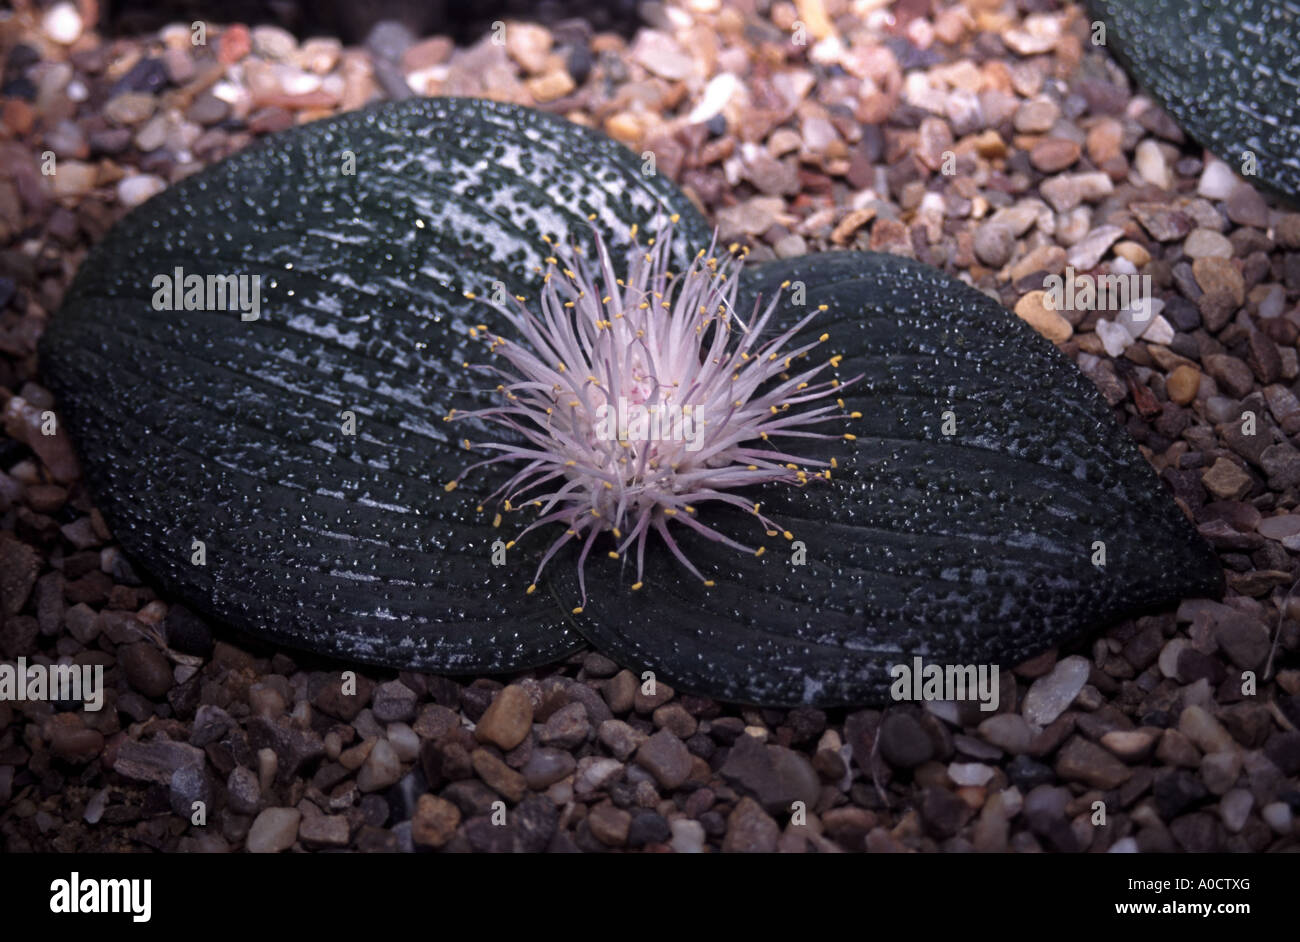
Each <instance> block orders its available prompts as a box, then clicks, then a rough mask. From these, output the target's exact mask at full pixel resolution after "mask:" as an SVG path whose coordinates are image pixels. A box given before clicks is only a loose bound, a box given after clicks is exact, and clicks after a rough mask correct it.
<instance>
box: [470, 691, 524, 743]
mask: <svg viewBox="0 0 1300 942" xmlns="http://www.w3.org/2000/svg"><path fill="white" fill-rule="evenodd" d="M532 725H533V701H532V700H530V699H529V697H528V693H527V691H525V690H524V688H523V687H520V686H518V685H517V684H511V685H510V686H509V687H503V688H502V689H501V691H500V692H499V693H498V694H497V695H496V697H495V698H494V699H493V700H492V703H491V704H490V705H489V706H488V708H487V709H486V710H484V711H483V715H482V717H480V718H479V721H478V725H477V726H476V727H475V728H474V738H475V739H477V740H478V741H479V742H489V743H492V744H493V745H495V746H498V747H499V748H501V749H506V750H509V749H513V748H515V746H517V745H519V744H520V743H521V742H523V741H524V739H525V737H527V736H528V732H529V730H530V729H532Z"/></svg>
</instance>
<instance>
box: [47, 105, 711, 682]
mask: <svg viewBox="0 0 1300 942" xmlns="http://www.w3.org/2000/svg"><path fill="white" fill-rule="evenodd" d="M352 160H355V173H352V174H349V173H346V172H345V170H347V169H350V167H349V164H350V163H351V161H352ZM673 213H677V214H680V217H681V218H680V221H679V223H678V231H679V232H680V233H681V234H682V236H683V239H684V240H687V239H689V240H690V241H692V242H697V243H698V242H707V239H708V230H707V228H706V226H705V224H704V221H703V219H702V218H701V217H700V216H699V214H698V213H697V212H696V211H695V209H694V208H693V207H692V206H691V204H690V202H689V201H688V200H687V199H686V198H685V197H684V196H682V194H681V193H680V192H678V191H677V190H676V189H675V188H674V187H673V186H672V185H671V183H666V182H664V181H663V178H661V177H646V176H643V175H642V174H641V172H640V161H639V160H638V159H636V158H635V157H634V155H632V154H631V153H629V152H628V151H627V150H626V149H625V148H623V147H621V146H619V145H617V144H615V143H614V142H613V141H610V140H609V139H608V138H605V137H603V136H601V135H598V134H595V133H593V132H590V131H587V130H585V129H583V128H580V127H578V126H576V125H573V124H570V123H568V122H565V121H562V120H559V119H556V118H553V117H550V116H548V115H544V114H541V113H539V112H535V111H531V110H528V109H522V108H517V107H511V106H505V105H499V104H496V103H493V102H485V101H475V100H468V99H433V100H412V101H408V102H403V103H401V104H399V105H396V106H387V107H382V108H378V109H375V110H368V111H364V112H357V113H352V114H348V115H344V116H341V117H339V118H336V119H331V120H327V121H322V122H318V123H315V124H311V125H308V126H306V127H304V128H301V129H296V130H294V131H291V132H289V133H286V134H283V135H278V136H276V137H275V138H274V139H273V140H271V141H269V142H267V143H266V144H265V145H264V146H260V147H256V148H252V149H249V150H247V151H244V152H241V153H240V154H237V155H235V156H234V157H232V158H231V159H229V160H227V161H224V162H222V163H221V164H218V165H216V166H214V167H211V168H209V169H207V170H206V171H204V172H202V173H199V174H197V175H195V176H193V177H191V178H189V179H187V180H185V181H184V182H182V183H180V184H178V185H177V186H175V187H172V188H171V189H169V190H168V191H166V192H165V193H163V194H161V195H160V196H158V197H157V198H155V199H153V200H150V201H149V202H148V203H146V204H145V205H143V206H141V207H140V208H139V209H137V210H136V211H134V212H132V213H131V214H130V215H129V216H128V217H126V218H125V219H124V220H123V221H122V222H121V223H119V224H118V225H117V226H116V227H115V228H114V230H113V231H112V233H111V234H110V235H109V236H108V237H107V238H106V239H105V240H104V241H103V242H102V243H101V244H100V245H98V246H97V247H96V248H95V250H94V251H93V252H92V254H91V255H90V256H89V257H88V258H87V260H86V262H85V263H84V265H83V266H82V268H81V270H80V271H79V273H78V275H77V278H76V279H75V281H74V282H73V284H72V286H71V287H70V289H69V291H68V294H67V297H66V299H65V301H64V305H63V308H62V310H61V311H60V312H59V314H58V316H57V317H56V318H55V319H54V321H53V323H52V325H51V327H50V329H49V331H48V332H47V333H46V335H45V338H44V340H43V345H42V351H41V356H42V365H43V367H44V369H45V371H46V373H47V376H48V379H49V382H50V384H51V387H52V388H53V389H54V390H55V392H56V395H57V396H58V399H59V407H60V410H61V412H62V414H63V416H64V418H65V421H66V422H67V424H68V426H69V427H70V428H71V430H72V434H73V440H74V442H75V444H76V445H77V446H78V450H79V452H80V454H81V456H82V458H83V466H84V467H85V470H86V477H87V480H88V483H89V484H90V486H91V488H92V490H93V492H94V494H95V497H96V499H97V501H98V503H99V506H100V508H101V510H102V511H103V513H104V515H105V517H106V518H107V520H108V521H109V522H110V524H111V525H112V527H113V528H114V531H115V533H116V535H117V537H118V538H119V539H120V540H121V542H122V544H123V546H124V547H125V548H126V549H127V550H128V551H129V552H130V553H131V554H132V555H133V556H135V557H136V558H137V559H139V560H140V562H141V563H143V564H144V567H145V568H146V569H147V570H148V571H149V572H150V573H152V574H153V575H154V576H155V577H157V578H158V579H159V580H160V581H161V582H162V583H164V584H165V585H166V586H167V587H168V588H170V589H171V590H173V591H174V592H175V593H176V594H178V595H179V596H180V597H182V598H183V599H185V600H186V601H188V602H190V603H191V604H193V605H194V606H195V607H196V608H197V609H199V610H201V611H203V612H205V613H206V614H208V615H211V616H215V617H217V618H219V619H221V620H224V621H226V622H229V623H231V624H233V625H235V626H236V627H238V628H241V629H243V630H246V631H249V632H251V633H255V634H260V635H264V636H267V637H270V638H272V639H274V640H276V641H279V642H282V643H285V644H288V645H293V646H297V647H305V648H309V649H314V650H317V651H321V652H325V653H331V654H337V655H341V656H344V657H348V658H354V659H357V660H361V661H367V662H378V663H384V664H395V665H403V666H406V667H410V668H414V669H419V668H429V669H437V670H448V671H450V670H456V671H494V670H512V669H517V668H522V667H527V666H532V665H538V664H544V663H547V662H550V661H553V660H556V659H557V658H561V657H563V656H564V655H566V654H568V653H570V652H571V651H573V650H574V649H575V648H577V647H579V646H580V645H581V643H582V639H581V637H580V636H579V635H578V634H577V633H576V631H575V630H574V629H573V627H572V625H571V624H569V623H568V621H567V618H566V616H565V615H564V614H562V613H561V611H560V609H559V608H558V607H557V606H556V605H555V604H554V603H553V602H551V601H550V600H548V599H545V598H542V597H537V598H531V599H530V598H526V597H524V595H523V593H522V591H521V589H522V585H523V584H526V583H521V582H520V578H521V576H520V573H521V572H522V571H524V569H523V568H522V567H524V565H525V563H524V562H523V559H522V557H520V558H519V566H520V567H521V568H519V569H516V568H515V567H513V566H512V567H511V568H510V569H508V570H507V569H501V568H497V567H493V566H491V565H489V564H488V559H489V555H490V546H491V544H492V542H493V541H494V540H495V539H496V538H497V537H498V536H500V535H501V534H500V533H499V532H498V531H494V530H490V529H485V527H484V526H483V516H482V515H481V514H478V513H476V512H475V510H474V507H475V500H474V495H473V491H472V489H470V488H466V489H464V490H462V491H460V492H457V493H456V494H447V493H445V492H444V491H443V488H442V484H443V482H444V481H445V480H447V478H448V477H450V476H453V475H454V474H455V473H456V472H457V471H459V469H460V467H461V466H462V465H463V464H464V463H465V453H464V452H463V451H459V450H458V449H456V447H455V445H454V442H455V440H456V439H457V437H458V436H459V435H464V434H466V432H465V430H464V429H456V428H451V427H449V426H448V425H447V424H446V423H444V422H443V421H442V417H443V415H445V414H446V412H447V411H448V409H449V408H451V407H452V406H460V407H461V408H466V407H468V405H469V404H472V403H473V402H475V401H476V400H475V398H474V397H473V396H472V395H471V394H470V393H468V392H466V391H464V390H463V389H462V388H461V387H463V386H464V384H465V382H466V377H465V374H464V372H463V370H462V369H461V368H460V364H461V361H462V360H465V359H466V358H469V357H474V358H477V357H479V356H480V354H481V345H480V344H477V343H473V342H471V341H470V340H469V338H468V336H467V331H468V328H469V326H470V325H471V324H476V323H487V324H488V325H489V326H491V327H492V328H493V329H495V330H504V329H506V327H507V325H506V324H505V322H504V320H503V319H501V322H500V323H498V319H499V318H498V315H497V314H496V312H495V311H493V310H492V309H491V308H490V307H489V306H487V305H486V304H483V303H472V302H470V301H467V300H466V298H465V297H464V292H465V291H471V292H474V293H477V294H478V295H480V296H483V295H486V294H487V293H489V292H491V291H492V289H493V282H494V281H497V280H500V281H502V282H503V283H504V286H505V288H506V290H507V292H508V293H509V294H517V293H521V294H527V293H531V294H533V295H534V296H535V295H536V293H537V288H538V284H539V277H540V276H538V275H537V274H536V272H535V269H537V268H539V267H540V266H541V265H542V264H543V259H544V257H545V254H546V249H547V246H546V244H545V243H544V242H543V241H542V240H541V236H543V235H549V236H550V237H552V238H555V239H558V238H562V237H568V238H577V237H582V236H583V235H584V234H589V232H590V227H591V226H592V225H595V226H596V227H597V228H598V229H599V230H600V231H602V233H603V234H604V236H605V238H607V239H614V238H617V239H619V240H622V241H626V239H627V231H628V228H629V227H630V226H631V225H632V224H634V223H639V224H640V225H641V226H642V227H646V226H648V225H652V224H653V223H654V222H655V221H656V220H660V221H662V219H663V218H664V217H666V216H668V215H670V214H673ZM593 216H594V219H591V217H593ZM589 220H590V221H589ZM176 266H180V267H181V268H182V269H183V271H184V273H185V274H187V275H188V274H199V275H208V274H249V275H253V274H258V275H261V276H262V291H261V294H262V303H261V307H262V309H261V316H260V317H259V319H257V320H254V321H243V320H241V314H240V313H239V312H237V311H232V312H228V311H156V310H154V309H153V307H152V304H151V302H152V299H153V297H154V293H155V289H154V288H153V287H152V279H153V278H154V277H155V276H156V275H159V274H172V273H173V271H174V268H175V267H176ZM490 401H491V400H490V399H489V398H488V397H486V396H484V397H482V398H481V400H478V404H479V405H485V404H487V403H488V402H490ZM345 411H351V412H353V413H355V417H356V431H357V433H356V435H355V436H347V435H344V434H342V427H343V423H344V421H345V420H344V417H343V413H344V412H345ZM486 493H487V492H484V493H483V494H482V495H480V498H481V497H482V496H485V494H486ZM488 517H489V519H490V517H491V514H489V515H488ZM194 540H201V541H203V542H204V544H205V548H206V557H207V559H206V565H204V566H196V565H193V564H192V563H191V558H192V555H193V550H192V541H194ZM533 565H535V562H534V563H533Z"/></svg>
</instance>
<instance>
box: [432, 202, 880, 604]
mask: <svg viewBox="0 0 1300 942" xmlns="http://www.w3.org/2000/svg"><path fill="white" fill-rule="evenodd" d="M676 221H677V219H676V217H673V219H672V222H674V223H675V222H676ZM671 232H672V227H671V226H665V227H664V229H662V230H661V231H660V232H658V233H657V234H656V236H655V237H654V238H651V239H649V240H648V244H647V245H646V246H644V247H643V246H641V245H640V244H639V243H636V242H635V240H636V227H633V230H632V237H633V240H634V248H633V251H632V253H631V254H630V258H629V264H628V267H627V270H626V277H625V278H620V277H618V273H617V272H616V271H615V268H614V260H613V258H612V257H611V255H610V252H609V250H608V248H607V247H606V245H605V244H604V242H603V241H602V240H601V239H600V237H599V235H598V234H597V235H596V236H595V242H596V256H597V257H596V260H595V262H594V264H591V263H588V262H587V261H586V260H585V259H584V258H583V257H582V255H581V252H580V250H579V249H578V248H577V247H565V246H560V245H557V244H555V243H553V242H552V241H551V240H550V239H547V242H548V244H550V245H551V247H552V251H553V254H552V256H551V257H549V258H547V259H546V269H545V270H544V271H543V272H542V275H543V282H544V284H543V288H542V292H541V298H540V302H539V303H538V304H537V305H536V306H537V308H538V310H534V309H532V308H531V307H530V306H529V304H528V302H527V301H526V300H525V299H524V298H515V299H513V303H509V301H508V302H507V303H505V304H499V303H494V302H492V301H489V300H487V299H484V301H485V303H489V304H492V306H493V307H495V308H496V309H497V310H498V311H500V312H501V313H502V315H504V316H505V317H506V318H507V320H508V321H509V323H510V324H511V325H512V327H513V328H514V330H515V332H516V334H517V338H510V337H503V336H500V335H497V334H493V333H491V332H490V331H488V329H487V327H486V326H485V325H479V326H477V327H474V328H472V329H471V330H470V336H471V337H472V338H474V339H481V340H483V341H484V342H485V343H486V344H487V346H488V349H489V351H490V352H491V353H492V354H494V355H495V356H496V357H498V358H501V359H504V361H505V363H506V364H508V367H509V368H505V367H503V366H499V365H493V364H469V363H466V364H464V366H465V367H466V369H468V370H470V371H473V372H476V373H487V374H491V375H493V376H494V377H495V378H497V379H498V380H499V382H498V384H497V386H496V392H497V393H498V395H499V396H500V398H501V400H502V401H501V403H500V404H499V405H495V406H492V407H490V408H485V409H478V410H474V411H468V412H457V411H455V410H453V411H452V412H451V413H450V414H448V415H447V416H446V417H445V420H446V421H448V422H453V421H460V420H464V419H470V418H477V419H486V420H489V421H491V422H494V423H496V424H498V425H501V426H503V427H505V428H508V429H510V430H511V431H512V432H514V433H515V435H516V440H514V441H509V442H480V443H471V442H470V441H469V440H468V439H465V440H463V442H462V444H463V445H464V447H465V448H466V449H474V450H477V449H482V450H485V451H490V452H494V453H495V454H494V456H493V457H491V458H488V459H485V460H483V461H480V462H477V463H476V464H472V465H470V466H469V467H467V468H465V470H464V471H462V472H461V474H460V475H459V476H458V477H457V478H456V479H455V480H453V481H450V482H449V483H448V484H447V485H446V489H447V490H448V491H452V490H454V489H455V488H456V486H457V485H458V484H459V483H460V482H461V481H462V480H463V479H464V478H465V476H466V475H467V474H469V473H470V472H472V471H474V470H475V469H477V468H481V467H484V466H487V465H495V464H501V463H517V464H519V465H521V467H519V469H518V470H517V471H516V472H515V473H514V474H513V476H512V477H510V478H509V480H507V481H506V482H505V483H504V484H502V485H501V487H499V488H498V489H497V490H496V491H495V492H494V493H493V494H492V495H491V497H489V498H488V500H489V501H495V500H499V501H500V504H499V506H500V508H501V509H500V510H498V511H494V512H493V513H494V518H493V525H494V526H498V527H499V526H500V525H501V523H502V520H503V516H502V512H501V511H504V512H506V513H510V512H520V511H525V510H528V511H531V512H533V513H534V519H532V521H531V522H529V523H528V525H527V526H525V527H524V528H523V530H522V531H520V532H519V534H518V535H517V536H516V537H515V539H514V540H511V541H509V542H507V543H506V547H507V549H509V548H511V547H513V546H514V545H515V542H516V541H517V540H518V539H520V538H522V537H523V536H524V535H525V534H527V533H528V532H530V531H531V530H534V529H537V528H541V527H546V526H549V525H561V526H563V530H562V532H561V533H560V535H559V536H558V537H557V538H556V539H555V541H554V542H553V543H552V544H551V546H550V548H549V549H548V550H547V551H546V553H545V554H544V555H543V557H542V559H541V562H540V563H539V564H538V567H537V572H536V575H535V576H534V578H533V581H532V583H531V584H529V586H528V589H527V591H528V592H529V593H532V592H534V591H535V590H536V588H537V581H538V580H539V579H540V577H541V574H542V571H543V570H544V569H545V567H546V564H547V563H548V562H550V560H551V559H552V558H553V557H554V556H555V554H556V553H557V552H559V550H560V549H561V548H562V547H563V546H565V545H566V544H567V543H569V542H571V541H578V542H579V543H580V544H581V547H582V549H581V551H580V554H579V556H578V583H579V589H580V591H581V593H582V604H583V605H585V604H586V599H587V588H586V578H585V564H586V561H587V557H588V556H589V555H590V553H591V552H592V550H593V549H594V548H595V547H596V546H597V542H598V539H599V537H600V535H601V534H602V533H609V534H610V535H611V536H612V537H613V544H612V547H611V548H609V549H608V550H607V552H608V555H609V556H610V557H611V558H614V559H622V558H625V557H626V554H628V553H629V551H631V550H633V549H635V553H636V573H637V575H636V581H635V583H633V585H632V588H633V589H640V588H641V587H642V584H643V583H642V578H643V571H644V562H645V548H646V540H647V537H648V535H649V533H650V532H651V531H652V530H653V531H655V532H657V533H658V534H659V536H660V537H662V539H663V541H664V543H665V545H666V546H667V547H668V549H669V550H670V551H671V552H672V554H673V555H674V556H675V557H676V558H677V560H678V561H679V562H680V563H681V564H682V565H683V566H685V567H686V569H688V570H689V571H690V572H691V573H692V574H693V575H694V576H695V577H696V578H698V579H700V580H701V581H703V582H704V584H705V585H706V586H712V585H713V581H712V580H710V579H707V578H705V576H704V575H702V574H701V573H700V571H699V570H698V569H697V568H696V567H695V565H694V564H692V563H691V561H690V560H689V559H688V558H687V557H686V555H685V553H683V551H682V548H681V546H679V544H678V542H677V541H676V540H675V539H674V538H673V535H672V533H671V532H670V529H669V526H668V525H669V523H670V522H676V523H678V524H681V525H684V526H686V527H688V528H689V529H691V530H694V531H696V532H698V533H699V534H701V535H702V536H704V537H707V538H708V539H711V540H715V541H718V542H721V543H723V544H725V545H727V546H730V547H732V548H734V549H736V550H738V551H741V552H745V553H754V554H756V555H759V556H761V555H762V554H763V552H764V547H763V546H761V545H760V546H757V547H750V546H745V545H743V544H741V543H738V542H736V541H735V540H733V539H731V538H730V537H728V536H726V535H724V534H722V533H719V532H718V531H717V530H715V529H713V528H712V527H710V526H708V525H707V524H706V523H703V522H701V521H700V520H699V519H698V516H699V514H698V510H699V508H700V507H701V506H703V505H705V504H707V503H708V502H711V501H719V502H722V503H724V504H729V505H731V506H733V507H737V508H740V509H742V510H744V511H746V512H748V513H752V514H753V515H754V517H755V518H756V519H757V520H758V522H759V523H760V525H761V526H762V527H763V529H764V531H765V532H766V534H767V536H769V537H776V536H783V537H784V538H785V539H787V540H792V539H793V538H794V534H792V533H791V532H790V531H788V530H782V529H781V528H778V527H777V526H776V525H775V524H773V523H772V522H771V521H770V520H769V519H768V518H767V517H765V516H764V515H763V513H762V511H761V507H760V505H759V504H757V503H754V502H753V501H751V500H747V499H746V498H745V497H743V496H741V495H740V494H738V493H736V492H737V491H739V490H741V489H743V488H747V487H751V486H755V485H759V484H767V483H771V482H775V481H780V482H784V483H788V484H792V485H795V486H799V487H802V486H804V485H806V484H808V483H810V482H814V481H819V480H830V476H831V471H832V470H833V469H834V468H836V467H837V466H838V465H837V462H836V460H835V458H833V457H832V458H831V459H830V460H829V461H819V460H809V459H806V458H800V457H798V456H796V455H793V454H788V453H786V452H785V451H784V450H782V449H781V448H779V447H777V445H776V444H775V442H774V440H775V439H782V438H821V439H830V438H838V437H843V438H845V439H848V440H850V441H852V440H853V439H854V437H855V436H853V435H850V434H846V435H843V436H836V435H829V434H824V433H821V432H816V431H812V430H810V429H811V427H813V426H817V425H820V424H822V423H826V422H831V421H837V420H842V419H844V418H858V417H860V416H859V414H858V413H852V414H848V413H845V412H844V411H843V410H844V401H843V400H842V399H834V400H833V401H830V402H825V403H824V404H821V405H818V406H815V407H813V408H809V409H803V410H800V409H798V408H796V407H798V406H803V405H805V404H808V403H815V402H818V401H820V400H825V399H830V398H831V397H834V396H835V395H836V392H837V390H839V389H840V388H841V387H842V386H843V385H847V384H841V383H840V381H839V380H838V379H836V378H834V377H830V378H819V375H820V374H821V373H822V372H823V371H824V370H825V369H826V368H827V367H828V366H829V367H832V368H835V367H838V366H839V363H840V357H839V356H832V357H830V359H829V360H827V361H826V362H824V363H821V364H819V365H815V366H809V367H807V368H803V367H802V361H804V360H806V359H807V357H808V354H809V352H810V351H812V350H813V349H814V348H815V347H817V346H819V345H820V344H823V343H825V342H826V341H827V340H828V339H829V336H828V335H826V334H822V335H821V336H820V337H819V338H818V339H816V340H813V341H810V342H806V343H803V344H801V345H800V346H798V347H796V348H794V349H791V350H788V351H787V350H785V349H784V347H785V345H786V344H787V343H789V342H790V341H791V339H792V338H794V337H795V336H796V335H797V334H798V333H799V332H800V331H802V330H803V329H804V328H805V327H806V326H807V325H808V323H809V322H810V321H812V320H813V318H815V317H816V316H817V314H818V312H819V311H821V310H825V309H826V306H825V305H822V306H821V307H820V308H818V309H812V310H810V311H809V312H808V313H807V314H806V315H805V316H804V317H803V318H801V319H800V320H799V321H798V322H797V323H795V324H794V325H793V326H791V327H789V328H788V329H786V330H784V331H782V332H781V333H779V334H776V335H774V336H772V337H771V338H769V339H767V340H765V341H764V340H762V339H761V338H762V334H763V331H764V329H765V328H766V327H767V325H768V322H769V321H770V319H771V317H772V315H773V312H774V311H775V310H776V308H777V302H778V300H779V298H780V292H777V293H776V295H775V296H774V297H773V298H772V299H771V300H770V301H769V302H768V304H767V305H766V307H765V308H763V309H762V310H761V312H760V311H759V310H758V306H757V305H756V308H755V312H754V316H753V317H751V318H750V323H748V324H746V323H745V322H744V321H743V320H742V319H741V318H740V317H739V315H738V314H737V313H736V311H735V309H734V302H735V298H736V290H737V281H738V279H737V278H736V274H737V272H738V271H739V268H740V266H741V264H742V260H743V255H740V256H737V255H736V254H735V247H732V250H731V251H729V252H728V253H727V254H725V255H722V257H719V255H718V254H715V251H714V249H715V247H716V246H711V247H710V249H709V250H708V251H704V250H701V251H700V253H699V254H698V255H697V256H696V257H695V258H694V259H693V260H692V262H691V263H690V265H689V267H688V268H687V269H686V271H685V272H683V273H681V274H680V275H678V276H676V277H674V275H673V274H672V273H671V272H670V271H669V259H670V248H671V246H672V238H671ZM785 287H788V283H787V284H786V285H782V288H785ZM467 297H474V295H472V294H467ZM737 338H738V339H737ZM733 339H734V340H735V341H736V342H734V343H733ZM629 413H630V414H631V416H632V418H631V419H630V420H629ZM479 510H480V511H483V510H484V508H483V506H482V505H480V506H479ZM581 611H582V606H581V605H579V606H578V607H577V608H575V609H574V612H575V613H578V612H581Z"/></svg>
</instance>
